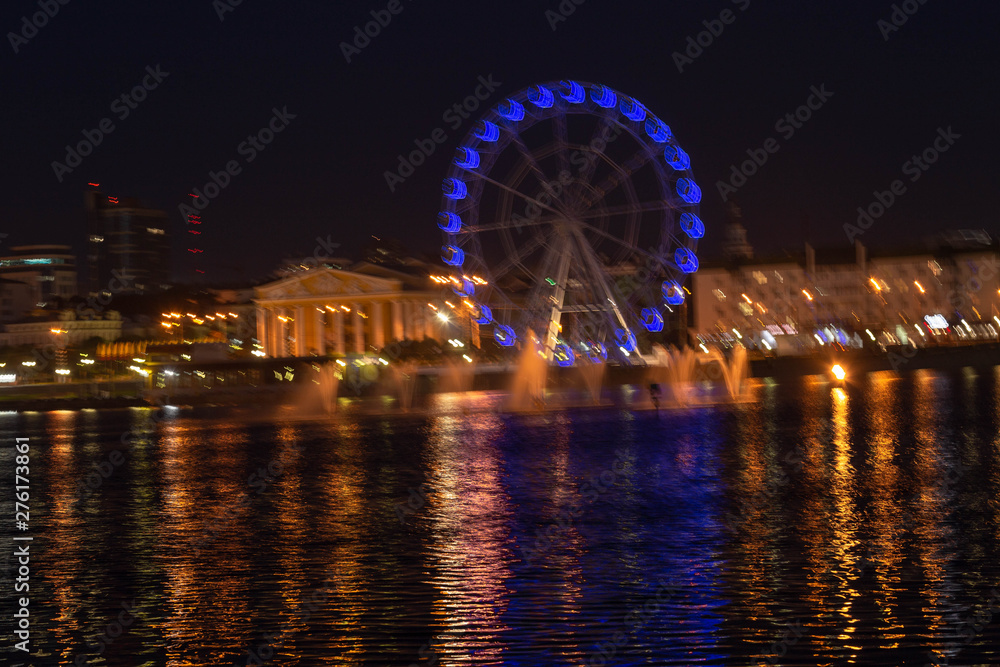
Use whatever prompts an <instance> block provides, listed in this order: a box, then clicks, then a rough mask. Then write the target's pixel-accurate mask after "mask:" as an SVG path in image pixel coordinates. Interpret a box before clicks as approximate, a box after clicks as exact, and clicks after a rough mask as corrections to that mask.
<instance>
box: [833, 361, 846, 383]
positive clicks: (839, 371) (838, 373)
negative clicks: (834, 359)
mask: <svg viewBox="0 0 1000 667" xmlns="http://www.w3.org/2000/svg"><path fill="white" fill-rule="evenodd" d="M830 371H831V372H832V373H833V377H835V378H837V379H838V380H843V379H844V378H846V377H847V371H845V370H844V367H843V366H841V365H840V364H837V365H836V366H834V367H833V368H831V369H830Z"/></svg>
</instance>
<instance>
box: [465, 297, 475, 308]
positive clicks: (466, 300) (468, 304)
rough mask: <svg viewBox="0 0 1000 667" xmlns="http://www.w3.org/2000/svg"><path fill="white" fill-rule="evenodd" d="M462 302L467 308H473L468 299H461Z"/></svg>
mask: <svg viewBox="0 0 1000 667" xmlns="http://www.w3.org/2000/svg"><path fill="white" fill-rule="evenodd" d="M462 303H464V304H465V305H466V306H467V307H469V308H473V305H472V303H470V302H469V300H468V299H462Z"/></svg>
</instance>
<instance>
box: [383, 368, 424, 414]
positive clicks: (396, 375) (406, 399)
mask: <svg viewBox="0 0 1000 667" xmlns="http://www.w3.org/2000/svg"><path fill="white" fill-rule="evenodd" d="M383 377H385V381H386V382H388V383H389V384H390V385H391V387H392V389H393V390H394V391H389V392H383V393H394V394H395V395H396V400H397V402H398V404H399V407H400V408H401V409H402V410H403V411H404V412H405V411H407V410H409V409H410V407H411V406H412V405H413V391H414V389H415V388H416V386H417V363H416V362H415V361H397V362H396V363H394V364H393V365H392V366H390V367H389V372H388V373H385V374H384V375H383Z"/></svg>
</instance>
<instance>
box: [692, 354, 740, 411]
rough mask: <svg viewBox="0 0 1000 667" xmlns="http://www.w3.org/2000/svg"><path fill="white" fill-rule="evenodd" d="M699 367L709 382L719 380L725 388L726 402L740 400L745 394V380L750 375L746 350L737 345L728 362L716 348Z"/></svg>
mask: <svg viewBox="0 0 1000 667" xmlns="http://www.w3.org/2000/svg"><path fill="white" fill-rule="evenodd" d="M699 365H700V366H702V367H704V368H705V370H706V372H705V374H706V375H708V376H709V378H710V379H711V380H715V379H721V380H723V384H724V386H725V388H726V394H725V398H727V399H728V400H731V401H733V400H737V401H738V400H742V399H743V398H744V397H745V393H746V386H745V385H746V382H745V381H746V378H747V377H748V376H749V375H750V362H749V361H748V360H747V351H746V348H745V347H743V346H742V345H737V346H736V347H735V348H734V349H733V353H732V356H731V358H730V359H729V362H728V363H727V362H726V358H725V356H724V355H723V354H722V352H721V351H720V350H718V349H716V348H712V349H711V350H709V352H708V355H707V356H706V357H704V358H703V359H702V360H701V361H700V362H699Z"/></svg>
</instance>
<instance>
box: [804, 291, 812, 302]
mask: <svg viewBox="0 0 1000 667" xmlns="http://www.w3.org/2000/svg"><path fill="white" fill-rule="evenodd" d="M802 294H803V296H805V297H806V298H807V299H809V300H810V301H812V300H813V295H812V294H810V293H809V290H802Z"/></svg>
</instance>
